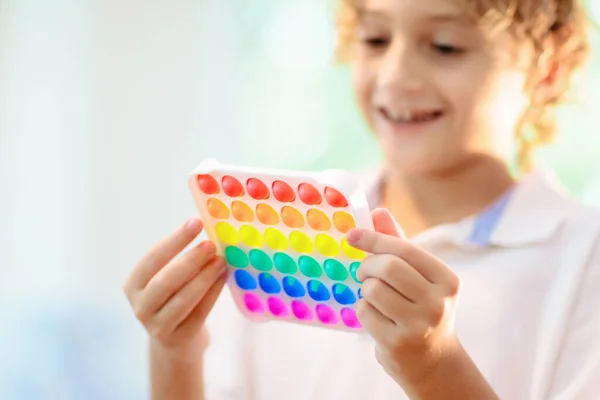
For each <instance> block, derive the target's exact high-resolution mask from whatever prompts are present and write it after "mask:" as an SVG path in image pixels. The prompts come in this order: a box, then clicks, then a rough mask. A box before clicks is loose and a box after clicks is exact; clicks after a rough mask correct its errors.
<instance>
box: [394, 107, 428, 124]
mask: <svg viewBox="0 0 600 400" xmlns="http://www.w3.org/2000/svg"><path fill="white" fill-rule="evenodd" d="M387 115H388V117H389V118H390V119H391V120H392V121H394V122H403V123H406V122H425V121H431V120H433V119H435V118H436V117H438V116H439V113H438V112H437V111H422V112H420V111H419V112H417V111H408V110H407V111H401V112H398V113H391V112H388V113H387Z"/></svg>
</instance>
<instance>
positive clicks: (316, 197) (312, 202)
mask: <svg viewBox="0 0 600 400" xmlns="http://www.w3.org/2000/svg"><path fill="white" fill-rule="evenodd" d="M298 197H300V200H301V201H302V202H303V203H304V204H308V205H309V206H316V205H318V204H321V201H323V198H322V197H321V193H319V191H318V190H317V188H315V187H314V186H313V185H311V184H310V183H301V184H300V185H298Z"/></svg>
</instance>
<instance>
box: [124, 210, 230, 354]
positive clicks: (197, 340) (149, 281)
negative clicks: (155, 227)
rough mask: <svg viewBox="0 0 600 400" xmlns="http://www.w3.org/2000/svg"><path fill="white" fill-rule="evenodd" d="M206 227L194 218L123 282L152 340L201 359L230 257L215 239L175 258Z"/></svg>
mask: <svg viewBox="0 0 600 400" xmlns="http://www.w3.org/2000/svg"><path fill="white" fill-rule="evenodd" d="M202 227H203V225H202V222H201V221H200V220H198V219H192V220H191V221H189V222H188V223H186V224H185V225H183V226H182V227H180V228H179V229H178V230H177V231H175V232H173V233H172V234H171V235H169V236H167V237H166V238H164V239H162V240H161V241H160V242H158V243H157V244H156V245H155V246H154V247H153V248H152V249H150V251H149V252H148V253H147V254H146V255H145V256H144V257H143V258H142V259H141V260H140V261H139V263H138V264H137V265H136V266H135V268H134V269H133V271H132V272H131V275H130V276H129V278H128V279H127V281H126V283H125V285H124V288H123V289H124V292H125V294H126V295H127V298H128V299H129V302H130V303H131V306H132V308H133V310H134V312H135V315H136V317H137V318H138V319H139V320H140V322H141V323H142V324H143V325H144V327H145V328H146V330H147V331H148V333H149V334H150V337H151V346H152V347H153V348H157V349H159V351H160V352H161V353H163V354H164V355H165V356H167V357H170V358H176V359H182V360H184V359H198V358H199V356H200V355H201V354H202V352H203V351H204V349H205V348H206V346H207V345H208V332H207V331H206V328H205V327H204V322H205V320H206V317H207V316H208V313H209V312H210V311H211V309H212V308H213V306H214V304H215V301H216V300H217V297H218V296H219V293H220V292H221V290H222V288H223V285H224V284H225V281H226V276H227V275H226V269H225V262H224V260H223V258H222V257H218V256H216V253H215V252H216V250H215V245H214V244H213V243H212V242H210V241H205V242H202V243H200V244H199V245H198V246H195V247H193V248H192V249H190V250H189V251H188V252H186V253H184V254H182V255H181V257H178V258H175V257H176V256H177V255H178V254H179V253H180V252H181V251H182V250H183V249H184V248H185V247H186V246H187V245H188V244H189V243H191V242H192V240H194V238H195V237H196V236H198V234H199V233H200V232H201V231H202Z"/></svg>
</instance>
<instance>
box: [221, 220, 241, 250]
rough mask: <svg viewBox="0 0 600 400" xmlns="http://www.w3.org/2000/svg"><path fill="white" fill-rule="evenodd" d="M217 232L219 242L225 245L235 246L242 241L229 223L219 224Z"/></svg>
mask: <svg viewBox="0 0 600 400" xmlns="http://www.w3.org/2000/svg"><path fill="white" fill-rule="evenodd" d="M215 231H216V233H217V237H218V238H219V240H220V241H221V242H223V243H225V244H230V245H234V244H238V243H239V241H240V236H239V235H238V232H237V231H236V229H235V228H234V227H233V226H231V224H228V223H227V222H219V223H218V224H217V225H216V226H215Z"/></svg>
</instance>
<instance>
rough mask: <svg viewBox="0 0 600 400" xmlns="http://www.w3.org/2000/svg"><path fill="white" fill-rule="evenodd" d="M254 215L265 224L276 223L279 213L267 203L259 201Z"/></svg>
mask: <svg viewBox="0 0 600 400" xmlns="http://www.w3.org/2000/svg"><path fill="white" fill-rule="evenodd" d="M256 217H257V218H258V220H259V221H260V222H261V223H263V224H265V225H277V224H278V223H279V214H277V211H275V209H274V208H273V207H271V206H270V205H268V204H265V203H260V204H258V205H257V206H256Z"/></svg>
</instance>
